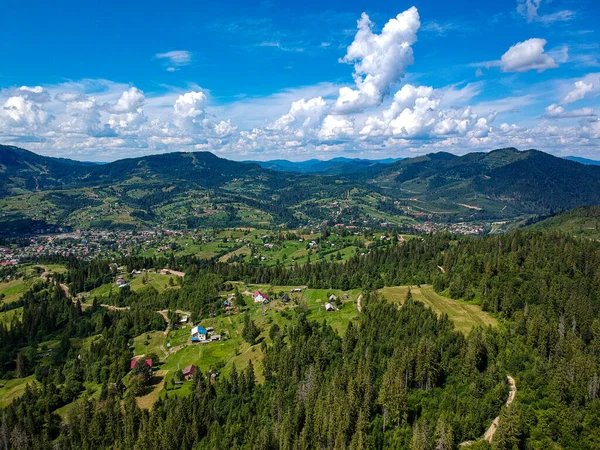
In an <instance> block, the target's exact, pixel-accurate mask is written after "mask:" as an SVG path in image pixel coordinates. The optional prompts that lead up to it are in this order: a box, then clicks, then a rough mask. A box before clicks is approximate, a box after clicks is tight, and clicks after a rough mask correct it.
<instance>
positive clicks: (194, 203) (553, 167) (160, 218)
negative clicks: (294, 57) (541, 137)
mask: <svg viewBox="0 0 600 450" xmlns="http://www.w3.org/2000/svg"><path fill="white" fill-rule="evenodd" d="M329 163H331V162H328V164H329ZM339 164H341V166H340V165H337V166H336V165H335V161H334V165H333V166H329V169H328V170H331V171H333V173H335V174H332V175H325V174H323V175H322V174H314V173H306V174H301V173H292V172H278V171H274V170H269V169H265V168H263V167H260V166H259V165H258V164H251V163H240V162H235V161H229V160H226V159H223V158H219V157H217V156H215V155H213V154H211V153H208V152H191V153H167V154H161V155H152V156H144V157H139V158H132V159H123V160H119V161H115V162H112V163H108V164H90V163H81V162H76V161H71V160H66V159H59V158H49V157H43V156H39V155H37V154H35V153H32V152H29V151H26V150H23V149H19V148H16V147H10V146H0V182H1V183H0V209H2V210H4V211H8V212H9V214H7V215H6V216H3V218H2V220H1V221H0V225H2V227H3V228H4V229H5V230H10V229H11V228H13V229H19V230H25V229H27V223H30V222H31V221H40V219H41V218H43V220H45V221H46V222H47V223H48V224H53V225H56V226H63V225H67V226H74V227H78V228H86V227H90V226H96V227H98V226H109V225H110V226H112V225H114V224H116V226H119V227H123V226H124V227H149V226H150V227H152V226H158V225H160V226H165V227H198V226H204V227H206V226H240V225H250V226H260V225H265V224H269V225H282V224H283V225H287V226H288V227H294V226H299V225H305V226H316V225H319V224H322V223H327V222H330V225H333V224H335V223H337V222H341V223H345V224H346V225H349V224H352V225H356V224H364V221H363V220H364V218H365V217H366V218H368V219H369V220H371V221H372V222H373V223H369V225H378V224H379V223H383V222H388V223H392V224H395V225H404V224H415V223H417V221H418V220H429V221H437V222H462V221H475V220H487V221H491V220H511V219H514V218H517V217H523V216H528V215H539V214H549V213H552V212H554V211H558V210H567V209H571V208H576V207H580V206H587V205H597V204H600V166H591V165H587V166H586V165H583V164H579V163H576V162H572V161H567V160H565V159H562V158H557V157H554V156H551V155H549V154H546V153H543V152H539V151H536V150H528V151H524V152H520V151H517V150H515V149H504V150H495V151H492V152H489V153H470V154H467V155H465V156H460V157H459V156H455V155H452V154H449V153H444V152H441V153H434V154H429V155H425V156H421V157H417V158H411V159H406V160H402V161H398V162H394V163H389V164H379V163H377V164H372V163H370V162H368V163H365V162H364V161H363V162H361V161H357V160H352V162H348V161H341V162H340V163H339ZM347 164H351V165H353V167H352V169H348V170H345V169H343V167H344V166H345V165H347ZM336 167H337V168H336ZM358 168H360V170H359V169H358ZM56 191H60V192H56ZM98 217H102V218H103V220H101V221H100V222H98ZM28 221H29V222H28Z"/></svg>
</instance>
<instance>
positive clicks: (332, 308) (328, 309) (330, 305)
mask: <svg viewBox="0 0 600 450" xmlns="http://www.w3.org/2000/svg"><path fill="white" fill-rule="evenodd" d="M325 311H335V306H333V305H332V304H331V303H329V302H327V303H325Z"/></svg>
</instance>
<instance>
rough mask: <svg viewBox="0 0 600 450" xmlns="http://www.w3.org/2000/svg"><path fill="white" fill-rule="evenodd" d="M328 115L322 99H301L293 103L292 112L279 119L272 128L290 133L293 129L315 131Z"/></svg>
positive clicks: (325, 104)
mask: <svg viewBox="0 0 600 450" xmlns="http://www.w3.org/2000/svg"><path fill="white" fill-rule="evenodd" d="M326 113H327V103H325V100H323V98H322V97H315V98H311V99H310V100H308V101H307V100H304V99H300V100H298V101H296V102H293V103H292V106H291V107H290V110H289V112H288V113H287V114H284V115H283V116H281V117H280V118H279V119H277V120H276V121H275V122H274V123H273V125H272V127H271V128H273V129H275V130H281V131H289V130H290V128H291V127H294V128H301V129H305V130H306V129H313V128H315V127H317V126H319V125H320V124H321V122H322V120H323V118H324V117H325V114H326Z"/></svg>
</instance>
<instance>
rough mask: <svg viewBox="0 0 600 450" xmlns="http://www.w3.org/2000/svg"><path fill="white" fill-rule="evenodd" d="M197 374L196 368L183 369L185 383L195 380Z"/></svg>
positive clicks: (191, 366)
mask: <svg viewBox="0 0 600 450" xmlns="http://www.w3.org/2000/svg"><path fill="white" fill-rule="evenodd" d="M195 374H196V366H194V365H193V364H192V365H189V366H187V367H186V368H185V369H183V379H184V380H185V381H190V380H193V379H194V375H195Z"/></svg>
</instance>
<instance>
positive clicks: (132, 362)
mask: <svg viewBox="0 0 600 450" xmlns="http://www.w3.org/2000/svg"><path fill="white" fill-rule="evenodd" d="M138 361H144V363H145V364H146V365H147V366H148V367H150V368H151V369H152V360H151V359H143V360H142V359H132V360H131V364H130V365H129V369H130V370H133V368H134V367H135V365H136V364H137V363H138Z"/></svg>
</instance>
